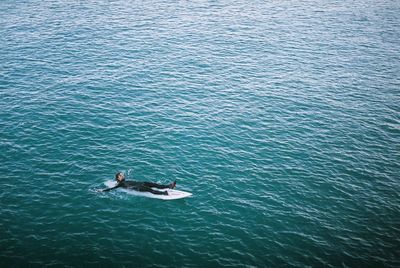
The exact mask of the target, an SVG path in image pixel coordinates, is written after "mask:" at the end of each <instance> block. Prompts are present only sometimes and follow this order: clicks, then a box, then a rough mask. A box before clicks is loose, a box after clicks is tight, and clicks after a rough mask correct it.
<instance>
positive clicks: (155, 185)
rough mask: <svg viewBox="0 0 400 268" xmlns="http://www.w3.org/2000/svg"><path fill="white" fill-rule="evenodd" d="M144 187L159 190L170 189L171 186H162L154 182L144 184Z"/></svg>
mask: <svg viewBox="0 0 400 268" xmlns="http://www.w3.org/2000/svg"><path fill="white" fill-rule="evenodd" d="M143 185H144V186H146V187H150V188H158V189H168V188H170V186H169V185H162V184H158V183H154V182H143Z"/></svg>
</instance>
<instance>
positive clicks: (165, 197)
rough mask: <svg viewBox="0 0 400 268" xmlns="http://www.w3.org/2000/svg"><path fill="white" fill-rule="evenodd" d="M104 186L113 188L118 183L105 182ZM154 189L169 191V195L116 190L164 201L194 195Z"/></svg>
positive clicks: (174, 190)
mask: <svg viewBox="0 0 400 268" xmlns="http://www.w3.org/2000/svg"><path fill="white" fill-rule="evenodd" d="M104 185H105V186H107V187H109V188H111V187H114V186H115V185H116V182H115V181H111V180H109V181H106V182H104ZM153 189H154V190H157V191H167V192H168V195H160V194H152V193H150V192H139V191H135V190H132V189H124V188H117V189H116V190H119V191H123V192H125V193H128V194H132V195H136V196H144V197H149V198H156V199H162V200H176V199H181V198H185V197H189V196H191V195H192V193H189V192H185V191H180V190H176V189H157V188H153Z"/></svg>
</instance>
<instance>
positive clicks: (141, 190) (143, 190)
mask: <svg viewBox="0 0 400 268" xmlns="http://www.w3.org/2000/svg"><path fill="white" fill-rule="evenodd" d="M135 190H137V191H139V192H149V193H152V194H158V195H168V192H167V191H157V190H153V189H151V188H150V187H148V186H146V185H143V186H140V187H137V188H136V189H135Z"/></svg>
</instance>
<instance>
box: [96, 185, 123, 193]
mask: <svg viewBox="0 0 400 268" xmlns="http://www.w3.org/2000/svg"><path fill="white" fill-rule="evenodd" d="M120 186H121V184H120V183H118V184H117V185H115V186H114V187H111V188H107V189H103V190H100V192H108V191H111V190H114V189H116V188H118V187H120Z"/></svg>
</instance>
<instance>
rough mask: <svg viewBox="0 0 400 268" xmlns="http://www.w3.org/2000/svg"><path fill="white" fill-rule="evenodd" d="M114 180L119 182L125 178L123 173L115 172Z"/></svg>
mask: <svg viewBox="0 0 400 268" xmlns="http://www.w3.org/2000/svg"><path fill="white" fill-rule="evenodd" d="M115 180H116V181H117V182H121V181H124V180H125V175H124V173H122V172H118V173H117V174H115Z"/></svg>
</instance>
